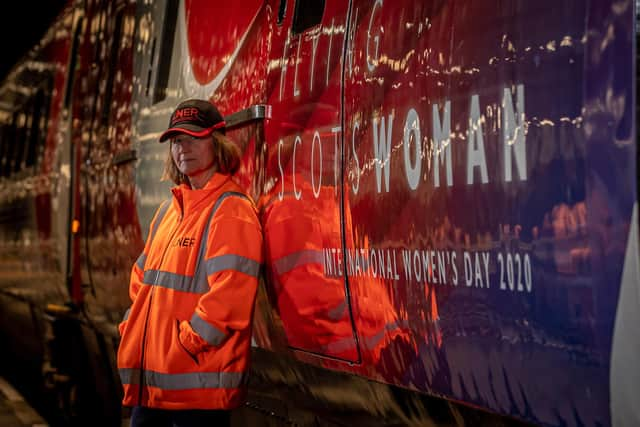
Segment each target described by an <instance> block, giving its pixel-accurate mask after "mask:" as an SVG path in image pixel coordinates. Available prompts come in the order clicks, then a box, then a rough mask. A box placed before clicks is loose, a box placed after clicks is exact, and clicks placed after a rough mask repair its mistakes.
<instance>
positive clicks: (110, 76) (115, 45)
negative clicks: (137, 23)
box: [102, 9, 124, 124]
mask: <svg viewBox="0 0 640 427" xmlns="http://www.w3.org/2000/svg"><path fill="white" fill-rule="evenodd" d="M123 15H124V9H121V10H120V11H118V13H117V15H116V23H115V26H114V29H113V37H112V38H111V51H110V52H109V59H108V61H109V70H108V72H107V85H106V87H105V91H104V104H103V107H102V124H107V123H108V122H109V115H110V114H111V101H112V100H113V81H114V79H115V74H116V67H117V64H118V62H119V61H118V60H119V58H118V54H119V52H120V43H121V42H122V19H123Z"/></svg>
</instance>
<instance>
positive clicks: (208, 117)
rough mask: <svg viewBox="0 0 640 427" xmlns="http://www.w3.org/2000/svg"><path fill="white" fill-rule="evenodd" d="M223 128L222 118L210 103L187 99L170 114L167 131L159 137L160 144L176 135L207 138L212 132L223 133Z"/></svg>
mask: <svg viewBox="0 0 640 427" xmlns="http://www.w3.org/2000/svg"><path fill="white" fill-rule="evenodd" d="M225 126H226V124H225V122H224V118H223V117H222V115H221V114H220V112H219V111H218V109H217V108H216V107H215V106H214V105H213V104H212V103H210V102H209V101H205V100H202V99H188V100H186V101H183V102H181V103H180V104H179V105H178V106H177V107H176V109H175V110H174V111H173V114H171V119H170V120H169V129H167V130H165V131H164V132H163V133H162V135H160V142H164V141H166V140H167V139H169V138H171V137H172V136H175V135H176V134H178V133H186V134H187V135H191V136H194V137H196V138H202V137H204V136H207V135H209V134H210V133H211V132H213V131H214V130H219V131H220V132H222V133H224V132H225Z"/></svg>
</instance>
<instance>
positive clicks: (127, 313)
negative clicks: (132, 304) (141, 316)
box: [122, 308, 131, 322]
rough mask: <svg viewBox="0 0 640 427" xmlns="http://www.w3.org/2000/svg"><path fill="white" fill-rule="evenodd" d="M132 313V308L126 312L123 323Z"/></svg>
mask: <svg viewBox="0 0 640 427" xmlns="http://www.w3.org/2000/svg"><path fill="white" fill-rule="evenodd" d="M130 313H131V308H127V311H125V312H124V316H122V321H123V322H124V321H125V320H127V319H128V318H129V314H130Z"/></svg>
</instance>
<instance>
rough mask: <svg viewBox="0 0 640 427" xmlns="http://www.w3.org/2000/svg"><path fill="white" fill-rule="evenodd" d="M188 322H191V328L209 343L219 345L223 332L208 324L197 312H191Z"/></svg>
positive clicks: (223, 335) (223, 336)
mask: <svg viewBox="0 0 640 427" xmlns="http://www.w3.org/2000/svg"><path fill="white" fill-rule="evenodd" d="M189 323H190V324H191V328H193V330H194V331H195V332H196V333H197V334H198V335H200V336H201V337H202V339H203V340H205V341H206V342H208V343H209V344H210V345H214V346H216V345H219V344H220V343H221V342H222V340H223V339H224V338H225V333H224V332H222V331H221V330H219V329H218V328H216V327H214V326H212V325H210V324H209V323H208V322H207V321H205V320H204V319H203V318H202V317H200V316H198V313H193V316H191V320H190V321H189Z"/></svg>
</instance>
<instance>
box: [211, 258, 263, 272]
mask: <svg viewBox="0 0 640 427" xmlns="http://www.w3.org/2000/svg"><path fill="white" fill-rule="evenodd" d="M205 268H206V270H207V276H210V275H212V274H214V273H217V272H219V271H223V270H234V271H239V272H241V273H244V274H248V275H249V276H252V277H258V273H259V271H260V264H259V263H257V262H256V261H254V260H252V259H249V258H246V257H243V256H240V255H231V254H229V255H220V256H217V257H213V258H209V259H208V260H206V261H205Z"/></svg>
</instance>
